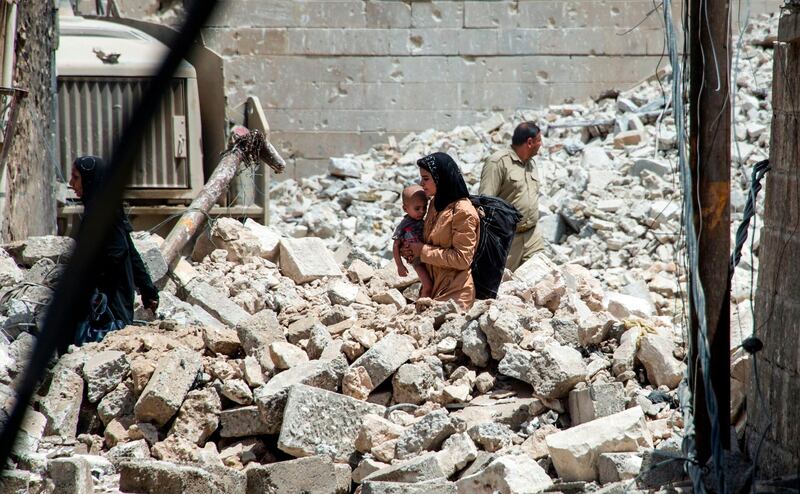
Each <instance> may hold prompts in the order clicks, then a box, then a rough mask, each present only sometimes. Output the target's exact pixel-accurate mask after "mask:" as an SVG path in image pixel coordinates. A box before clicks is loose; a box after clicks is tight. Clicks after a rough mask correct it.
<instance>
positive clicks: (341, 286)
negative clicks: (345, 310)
mask: <svg viewBox="0 0 800 494" xmlns="http://www.w3.org/2000/svg"><path fill="white" fill-rule="evenodd" d="M358 290H359V287H358V285H354V284H352V283H349V282H347V281H344V280H339V281H336V282H334V283H333V284H331V286H330V287H329V288H328V298H329V299H330V301H331V303H332V304H334V305H350V304H352V303H353V302H355V301H356V298H357V297H358Z"/></svg>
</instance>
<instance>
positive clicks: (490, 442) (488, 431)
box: [467, 422, 514, 453]
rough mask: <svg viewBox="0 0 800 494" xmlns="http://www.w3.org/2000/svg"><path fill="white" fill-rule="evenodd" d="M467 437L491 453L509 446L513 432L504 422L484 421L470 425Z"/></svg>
mask: <svg viewBox="0 0 800 494" xmlns="http://www.w3.org/2000/svg"><path fill="white" fill-rule="evenodd" d="M467 434H469V437H470V438H471V439H472V440H473V441H474V442H475V444H477V445H478V446H480V447H481V448H483V449H484V450H486V451H488V452H490V453H493V452H495V451H499V450H501V449H503V448H506V447H508V446H511V444H512V440H513V437H514V433H513V432H512V431H511V428H510V427H509V426H507V425H505V424H500V423H494V422H485V423H483V424H477V425H474V426H472V427H470V428H469V429H468V430H467Z"/></svg>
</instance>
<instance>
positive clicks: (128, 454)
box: [105, 439, 150, 469]
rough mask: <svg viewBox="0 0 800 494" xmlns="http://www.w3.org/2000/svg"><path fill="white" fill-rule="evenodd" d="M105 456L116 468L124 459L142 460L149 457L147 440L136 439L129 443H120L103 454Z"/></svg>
mask: <svg viewBox="0 0 800 494" xmlns="http://www.w3.org/2000/svg"><path fill="white" fill-rule="evenodd" d="M105 456H106V458H107V459H108V460H109V461H110V462H111V463H112V464H113V465H114V466H115V467H116V468H117V469H119V468H120V465H122V463H124V462H126V461H131V460H143V459H148V458H150V448H149V447H148V446H147V441H146V440H144V439H137V440H135V441H131V442H129V443H122V444H118V445H116V446H114V447H113V448H111V449H109V450H108V452H107V453H106V454H105Z"/></svg>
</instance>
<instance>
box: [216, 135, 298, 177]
mask: <svg viewBox="0 0 800 494" xmlns="http://www.w3.org/2000/svg"><path fill="white" fill-rule="evenodd" d="M233 152H237V153H239V155H240V156H241V159H242V164H243V165H244V166H245V167H255V166H258V164H259V163H262V162H263V163H266V164H267V166H269V167H270V168H272V170H273V171H274V172H275V173H283V170H284V169H286V162H285V161H284V160H283V158H281V155H280V154H278V151H277V150H276V149H275V147H274V146H273V145H272V144H271V143H270V142H269V141H268V140H267V138H266V136H264V134H263V133H262V132H261V131H260V130H257V129H256V130H248V129H246V128H245V127H241V126H237V127H234V128H233V131H232V132H231V142H230V145H229V146H228V150H227V151H225V153H224V155H228V154H230V153H233Z"/></svg>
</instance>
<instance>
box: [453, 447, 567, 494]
mask: <svg viewBox="0 0 800 494" xmlns="http://www.w3.org/2000/svg"><path fill="white" fill-rule="evenodd" d="M456 485H457V487H458V493H459V494H467V493H469V494H472V493H475V494H494V493H495V492H502V493H509V494H510V493H517V492H519V493H523V492H540V491H542V490H544V489H545V488H547V487H550V486H551V485H553V481H552V479H550V477H549V476H548V475H547V472H545V471H544V469H543V468H542V467H541V466H539V464H538V463H536V461H534V460H533V459H532V458H530V457H528V456H526V455H509V456H502V457H500V458H497V459H496V460H494V461H492V462H491V463H489V464H488V465H487V466H486V468H484V469H482V470H481V471H479V472H477V473H475V474H473V475H469V476H466V477H462V478H461V479H459V480H458V482H456Z"/></svg>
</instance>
